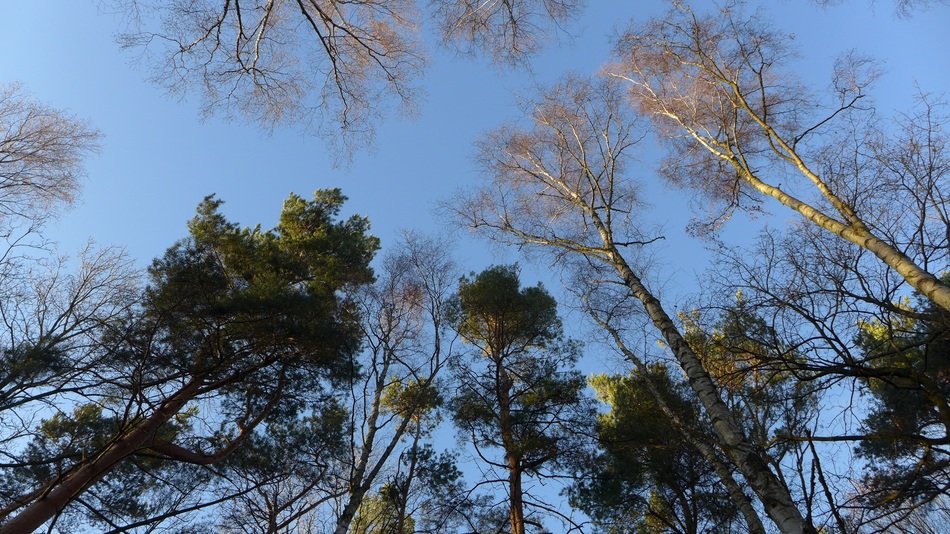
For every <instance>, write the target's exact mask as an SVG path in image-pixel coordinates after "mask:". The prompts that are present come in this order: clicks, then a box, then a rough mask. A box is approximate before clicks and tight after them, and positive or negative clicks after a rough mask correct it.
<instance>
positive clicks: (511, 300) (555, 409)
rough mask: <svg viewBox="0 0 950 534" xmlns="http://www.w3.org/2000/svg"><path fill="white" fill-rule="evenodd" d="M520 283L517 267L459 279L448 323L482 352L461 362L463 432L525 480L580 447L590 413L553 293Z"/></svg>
mask: <svg viewBox="0 0 950 534" xmlns="http://www.w3.org/2000/svg"><path fill="white" fill-rule="evenodd" d="M519 286H520V284H519V281H518V269H517V267H516V266H498V267H492V268H490V269H487V270H485V271H483V272H482V273H479V274H478V275H472V276H470V277H466V278H463V279H462V280H461V282H460V284H459V293H458V297H457V299H456V301H455V305H454V309H453V312H452V314H451V315H450V317H451V321H452V323H453V325H454V326H455V328H456V329H457V330H458V332H459V333H460V334H461V335H462V336H463V338H464V339H465V340H466V341H468V342H470V343H471V344H473V345H475V346H476V347H478V348H479V352H480V353H481V354H480V357H477V358H475V360H474V361H472V362H461V363H459V365H457V368H456V373H457V376H458V388H457V392H456V395H455V396H454V398H453V399H452V400H451V402H450V408H451V411H452V415H453V419H454V421H455V423H456V425H457V426H458V427H459V429H460V435H461V436H464V437H465V438H466V439H469V440H471V442H472V444H473V445H474V446H475V447H476V448H477V449H479V451H480V454H481V455H482V457H483V458H486V457H488V456H490V455H491V454H493V453H491V452H489V451H491V450H492V449H494V450H500V451H501V452H502V453H503V454H504V459H503V460H498V461H497V462H490V463H491V465H493V466H495V467H501V466H504V467H503V468H504V469H506V470H508V471H509V472H510V473H514V472H517V473H519V474H518V475H517V476H516V478H517V479H519V480H520V473H525V474H527V475H530V476H545V475H546V474H547V471H546V470H549V469H550V468H551V466H556V465H559V464H563V463H564V462H565V461H566V459H567V458H568V457H569V456H570V455H571V454H574V453H575V452H576V451H578V450H579V449H580V448H581V441H582V440H581V436H580V434H581V433H582V432H583V429H584V428H585V427H586V426H587V425H588V424H589V423H590V421H591V420H592V419H591V418H592V412H591V409H590V405H589V403H588V402H587V399H585V398H584V396H583V390H584V387H585V381H584V379H583V377H582V376H581V375H580V373H578V372H577V371H576V370H575V368H574V366H575V364H576V362H577V358H578V355H579V347H578V345H577V344H576V343H574V342H571V341H566V340H564V339H563V338H562V332H561V321H560V319H559V318H558V316H557V304H556V302H555V300H554V298H553V297H551V296H550V295H549V294H548V293H547V291H545V290H544V288H543V287H541V286H540V285H539V286H536V287H529V288H523V289H522V288H520V287H519ZM512 491H515V490H512ZM516 491H519V492H520V491H521V488H518V489H517V490H516Z"/></svg>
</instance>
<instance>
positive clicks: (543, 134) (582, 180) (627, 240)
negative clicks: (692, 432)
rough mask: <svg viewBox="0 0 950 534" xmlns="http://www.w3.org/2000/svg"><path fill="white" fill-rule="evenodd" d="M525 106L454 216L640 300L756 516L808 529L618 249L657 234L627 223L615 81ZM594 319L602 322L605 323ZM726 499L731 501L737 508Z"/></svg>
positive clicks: (624, 145) (573, 86)
mask: <svg viewBox="0 0 950 534" xmlns="http://www.w3.org/2000/svg"><path fill="white" fill-rule="evenodd" d="M528 109H529V110H530V111H529V113H530V114H531V118H532V119H533V127H531V128H526V129H518V128H513V127H510V128H502V129H500V130H498V131H497V132H495V133H494V134H493V135H491V136H489V137H488V138H487V139H486V140H485V141H484V142H483V143H482V152H483V161H484V166H485V169H486V171H487V172H488V173H489V176H490V177H491V180H492V183H491V185H490V186H489V187H487V188H485V189H483V190H482V191H480V192H478V193H477V194H474V195H472V196H470V197H469V198H468V199H467V200H465V201H463V202H462V203H461V205H460V207H459V208H458V210H457V213H458V214H459V216H460V217H462V218H463V220H464V221H465V222H466V224H467V225H469V226H470V227H472V228H476V229H481V230H484V231H486V232H490V235H492V236H494V237H497V238H499V239H501V240H503V241H506V242H510V243H514V244H517V245H519V246H525V245H528V246H534V247H538V248H540V249H541V250H547V251H549V252H550V253H551V254H552V256H553V257H554V259H555V261H558V262H560V263H561V264H562V265H565V266H568V267H570V266H571V265H572V262H574V263H573V265H579V266H580V268H581V269H590V271H588V272H591V273H596V276H591V277H590V278H594V279H598V280H604V278H602V277H607V276H611V275H612V277H611V278H606V279H605V282H604V284H605V285H610V284H618V285H620V287H622V288H623V291H619V292H618V295H619V296H620V297H621V298H622V299H628V298H631V297H632V298H633V299H636V301H638V302H639V303H640V305H641V306H642V308H641V309H642V311H643V312H644V313H645V314H646V316H647V317H648V318H649V320H650V322H652V324H653V326H654V327H655V328H656V329H657V331H658V332H659V333H660V335H661V336H662V339H663V341H664V342H665V344H666V346H668V347H669V348H670V350H671V351H672V353H673V355H674V356H675V357H676V359H677V361H678V362H679V364H680V366H681V367H682V368H683V371H684V372H685V374H686V377H687V380H688V381H689V384H690V386H691V388H692V389H693V391H694V393H695V394H696V396H697V397H698V399H699V400H700V403H701V405H702V406H703V409H704V411H705V413H706V415H707V416H708V417H709V418H710V420H711V422H712V425H713V428H714V429H715V433H716V436H717V441H718V445H719V446H720V447H721V448H722V449H723V451H724V452H725V453H726V454H727V456H728V457H729V459H730V461H731V462H732V463H733V464H734V465H735V466H736V468H738V470H739V471H740V472H741V473H742V475H743V476H744V477H745V479H746V481H747V482H748V483H749V485H750V486H751V487H752V489H753V490H754V491H755V493H756V494H757V495H758V497H759V499H760V500H761V502H762V504H763V506H764V508H765V511H766V513H767V514H768V515H769V516H770V517H771V518H772V520H773V521H774V522H775V523H776V525H777V526H778V527H779V528H780V529H781V530H782V531H783V532H802V531H811V530H812V527H811V526H810V525H808V524H806V522H805V521H804V518H803V516H802V514H801V512H800V511H799V510H798V508H797V507H796V505H795V503H794V501H793V499H792V497H791V494H790V493H789V490H788V488H787V486H786V485H785V484H784V483H783V482H782V480H781V479H780V478H779V477H778V476H777V475H776V474H775V473H774V472H772V471H771V470H770V469H769V466H768V461H767V459H766V455H765V453H764V451H763V450H762V449H761V447H759V446H758V445H757V444H756V443H754V442H753V441H751V440H749V439H748V437H747V436H746V435H745V434H744V432H743V430H742V428H741V427H740V425H739V424H738V422H737V421H736V419H735V417H734V415H733V413H732V412H731V410H730V409H729V407H728V406H727V405H726V404H725V403H724V402H723V401H722V398H721V396H720V390H719V388H718V386H717V385H716V384H715V382H714V381H713V379H712V377H711V376H710V374H709V372H708V370H707V369H705V368H704V367H703V362H702V359H701V358H700V356H699V355H698V354H696V352H695V351H694V350H693V349H692V348H691V347H690V345H689V344H688V343H687V341H686V339H685V338H684V337H683V333H682V332H681V331H680V329H679V328H678V327H677V325H676V323H675V322H674V321H673V319H672V318H671V317H670V315H669V314H668V313H667V312H666V311H665V310H664V308H663V305H662V303H661V302H660V300H659V299H658V298H657V297H656V295H655V294H654V293H653V292H652V291H651V290H650V289H649V288H648V287H647V285H646V284H645V283H644V281H643V280H644V276H645V274H646V273H645V272H644V271H643V270H642V269H641V268H640V267H639V266H638V265H637V264H636V263H634V262H633V261H631V260H628V257H627V255H626V254H625V252H627V251H630V250H634V251H635V250H636V249H637V248H639V247H642V246H645V245H646V244H648V243H650V242H652V241H655V240H656V239H658V237H656V236H653V237H650V236H648V235H645V232H642V231H641V230H640V229H639V228H638V227H637V226H635V225H634V223H633V221H634V217H633V216H634V214H635V213H636V210H637V208H638V205H637V194H636V187H635V185H634V184H632V183H631V182H630V181H628V180H625V179H624V176H623V173H624V171H625V164H626V159H625V158H627V154H628V152H629V151H630V149H631V148H632V147H633V146H634V145H635V144H636V142H637V141H638V140H639V137H637V134H636V133H635V131H634V129H633V128H634V125H635V124H636V123H635V121H634V120H633V118H632V117H631V116H630V115H629V114H628V113H626V112H625V111H624V107H623V105H622V101H621V95H620V94H619V91H618V88H617V87H616V86H614V85H611V84H610V83H609V82H606V81H605V82H602V83H591V82H587V81H584V80H577V79H569V80H567V81H565V82H562V83H560V84H558V85H556V86H555V87H553V88H552V89H551V90H550V91H548V92H547V93H546V94H544V95H543V96H542V97H541V98H539V99H538V101H536V102H533V103H531V105H530V106H529V107H528ZM608 273H610V274H608ZM616 306H625V304H617V305H616ZM608 308H610V306H608ZM598 322H599V323H600V324H602V325H605V326H608V327H609V326H610V324H609V321H604V320H603V319H601V320H599V321H598ZM614 333H616V330H614ZM612 337H614V338H615V339H616V340H617V341H620V338H619V336H613V335H612ZM624 353H625V354H628V353H629V354H630V355H631V356H633V354H632V352H629V351H626V350H625V351H624ZM634 359H635V357H634ZM736 498H737V499H738V502H737V503H736V504H737V505H738V506H745V505H744V504H743V503H742V502H741V498H740V497H739V496H738V495H736Z"/></svg>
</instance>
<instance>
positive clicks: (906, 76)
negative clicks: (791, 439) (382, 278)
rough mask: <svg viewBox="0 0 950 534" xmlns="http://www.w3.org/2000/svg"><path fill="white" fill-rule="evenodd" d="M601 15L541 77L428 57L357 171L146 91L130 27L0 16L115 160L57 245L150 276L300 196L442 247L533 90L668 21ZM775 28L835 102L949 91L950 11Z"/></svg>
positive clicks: (12, 65) (879, 6) (91, 171)
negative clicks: (122, 257)
mask: <svg viewBox="0 0 950 534" xmlns="http://www.w3.org/2000/svg"><path fill="white" fill-rule="evenodd" d="M422 3H423V4H425V3H426V2H422ZM588 4H589V5H588V6H587V8H586V10H585V11H584V14H583V16H582V17H581V18H580V19H579V20H576V21H574V22H573V23H572V24H569V25H568V26H566V29H567V30H569V31H570V32H571V34H572V37H569V36H566V35H562V36H561V37H560V39H559V43H555V44H554V45H552V46H550V47H549V48H548V49H547V50H545V51H544V52H543V53H542V54H540V55H539V56H538V57H537V59H536V61H535V62H534V72H533V73H528V72H525V71H523V70H520V69H519V70H511V69H507V70H506V69H499V68H496V67H492V66H490V65H488V64H487V63H486V62H485V61H482V60H477V59H471V58H464V57H456V56H455V55H454V54H453V53H452V52H448V51H444V50H439V49H438V48H436V47H435V46H432V47H430V58H431V62H430V65H429V68H428V70H427V73H426V76H425V78H424V79H423V80H422V82H421V86H422V87H423V88H424V92H425V94H424V95H421V98H420V101H419V113H418V114H417V115H416V116H415V117H412V118H407V117H402V116H399V115H398V114H395V113H393V114H390V115H389V117H388V118H387V119H386V120H385V121H384V122H382V123H380V124H379V125H378V135H377V139H376V142H375V144H374V146H372V147H365V148H362V149H358V150H357V151H356V152H355V153H354V155H353V161H352V163H351V164H348V165H345V166H334V164H333V158H332V157H331V155H330V154H329V153H328V151H327V150H326V149H325V147H324V146H323V143H322V141H321V140H320V139H319V138H316V137H309V136H307V135H306V134H305V133H304V132H303V131H302V130H301V129H299V128H296V127H282V128H278V129H276V130H275V131H273V132H267V131H264V130H262V129H261V128H260V127H259V126H258V125H256V124H250V123H247V122H243V121H241V120H236V121H227V120H224V119H222V118H218V117H211V118H207V119H202V118H201V117H200V113H199V110H198V108H199V103H198V101H197V98H193V96H194V95H192V98H186V99H184V100H178V99H176V98H174V97H170V96H168V95H167V94H165V93H164V92H163V90H161V89H160V88H157V87H156V86H155V85H153V84H151V83H150V82H149V81H148V79H147V78H148V69H147V68H146V66H145V65H144V64H141V63H136V61H135V55H134V53H129V52H128V51H122V50H120V49H119V47H118V46H117V45H116V44H115V42H114V35H115V34H116V33H117V32H118V31H119V30H120V26H119V20H118V19H117V18H116V17H115V16H113V15H110V14H104V13H100V11H99V10H98V6H99V2H98V1H96V0H29V1H6V2H2V4H0V51H2V52H0V83H8V82H13V81H19V82H22V84H23V87H24V89H25V90H26V91H27V92H28V93H30V94H32V95H33V96H34V97H35V98H36V99H38V100H39V101H41V102H44V103H46V104H48V105H51V106H54V107H57V108H61V109H66V110H69V111H70V112H72V113H74V114H75V115H77V116H79V117H82V118H85V119H87V120H88V121H89V123H90V124H91V125H92V126H94V127H95V128H98V129H99V130H100V131H101V132H102V133H103V134H104V139H103V143H102V150H101V152H100V153H99V154H98V155H95V156H93V157H91V158H90V159H89V160H88V162H87V165H86V169H87V174H88V177H87V179H86V181H85V184H84V187H83V193H82V196H81V198H80V199H79V202H78V203H77V205H76V206H75V207H73V208H71V209H70V210H69V211H67V212H66V213H65V214H64V215H63V216H62V217H61V218H60V219H59V220H58V221H55V222H54V223H53V224H52V225H51V226H50V228H49V234H50V236H51V237H53V238H54V239H56V240H58V241H59V243H60V250H61V251H62V252H70V251H74V250H77V249H79V248H80V247H81V246H82V245H83V244H84V243H85V242H86V241H87V240H88V239H90V238H92V239H94V240H95V241H96V242H97V243H99V244H101V245H119V246H123V247H125V248H126V249H127V250H128V252H129V253H130V254H131V255H132V256H133V257H134V258H135V259H136V261H137V262H138V264H139V265H142V266H145V265H147V264H148V262H149V261H150V260H151V258H153V257H155V256H157V255H160V254H161V253H162V252H163V251H164V250H165V248H167V247H168V246H169V245H171V244H172V243H173V242H174V241H175V240H176V239H179V238H181V237H183V236H184V234H185V222H186V221H187V220H188V219H189V218H190V217H191V216H192V214H193V210H194V208H195V206H196V205H197V203H198V202H199V201H200V200H201V199H202V198H203V197H204V196H205V195H208V194H211V193H215V194H217V195H218V196H219V197H220V198H222V199H224V200H225V201H226V202H227V204H226V205H225V209H224V212H225V213H226V214H228V216H229V217H231V218H232V219H233V220H236V221H238V222H240V223H242V224H250V225H253V224H256V223H262V224H263V225H264V226H271V225H273V224H274V223H275V222H276V217H277V214H278V212H279V209H280V203H281V201H282V200H283V199H284V198H285V197H286V196H287V195H288V193H290V192H296V193H298V194H301V195H304V196H309V194H310V193H311V192H312V191H313V190H314V189H317V188H326V187H341V188H342V189H343V191H344V193H345V194H346V195H347V196H349V197H350V201H349V203H348V205H347V208H346V209H347V212H348V213H359V214H362V215H365V216H368V217H369V218H370V220H371V221H372V225H373V231H374V233H375V234H376V235H378V236H380V237H381V238H382V240H383V245H384V250H385V247H386V246H387V245H390V244H392V243H393V242H394V240H395V239H396V236H398V234H399V231H400V230H402V229H417V230H421V231H423V232H431V233H436V232H439V231H441V230H442V229H443V228H444V227H445V226H446V224H445V221H443V220H441V219H440V218H439V216H438V215H437V214H436V213H435V210H434V206H435V204H436V203H437V202H440V201H444V200H446V199H448V198H450V197H451V195H452V193H453V192H454V191H455V190H456V189H458V188H459V187H463V186H466V185H469V184H473V183H477V181H478V180H479V176H478V169H477V168H476V167H475V165H474V164H473V159H472V156H473V153H474V149H473V143H474V141H475V140H476V139H478V137H479V136H480V135H481V134H482V133H484V132H486V131H487V130H489V129H491V128H493V127H494V126H497V125H499V124H500V123H502V122H504V121H506V120H513V119H517V118H518V111H517V106H516V102H517V98H518V97H519V95H525V96H530V95H531V94H532V93H533V91H534V88H535V86H536V84H538V83H542V84H543V83H547V82H551V81H554V80H556V79H558V78H559V77H560V76H561V75H563V74H564V73H566V72H574V73H579V74H591V73H595V72H596V71H597V70H598V69H599V68H600V67H601V66H603V65H604V64H605V63H607V62H609V60H610V50H611V39H612V36H613V35H615V34H616V32H617V31H619V30H620V29H622V28H623V26H624V25H626V24H627V23H628V22H629V21H630V20H641V21H642V20H645V19H646V18H648V17H650V16H653V15H658V14H661V13H663V12H664V11H665V9H666V7H667V5H668V3H667V2H664V1H660V0H652V1H650V0H639V1H632V0H588ZM762 12H763V14H764V15H765V16H766V17H768V18H771V19H772V20H773V21H774V24H775V26H776V27H777V28H779V29H781V30H782V31H787V32H789V33H792V34H794V35H795V41H796V43H797V45H798V46H799V53H800V57H799V59H798V61H797V63H796V68H797V69H798V70H797V72H798V74H800V75H801V76H802V77H804V78H805V79H806V80H807V81H808V83H809V85H811V87H812V88H813V89H814V90H815V91H816V92H819V91H821V90H823V89H825V88H826V87H827V85H828V81H829V79H830V71H831V65H832V63H833V61H834V59H835V57H837V56H838V55H839V54H841V53H843V52H845V51H847V50H849V49H855V50H857V51H858V52H860V53H863V54H866V55H869V56H873V57H876V58H878V59H879V60H880V61H882V64H883V68H884V73H885V75H884V77H883V78H882V79H881V80H880V81H879V83H878V84H877V86H876V88H875V89H874V90H873V94H874V96H875V100H876V101H877V103H878V104H879V105H880V108H881V111H882V112H883V113H885V114H890V113H894V112H896V111H900V110H908V109H909V107H910V104H911V102H912V98H913V96H914V94H915V93H916V92H917V88H916V87H917V85H919V87H920V89H921V90H923V91H925V92H930V93H935V94H942V93H944V92H946V90H947V88H948V87H950V83H948V82H950V55H948V54H947V51H948V50H950V31H948V28H950V6H936V7H932V8H930V9H928V10H923V11H919V12H917V13H914V14H913V16H911V17H909V18H898V17H896V16H895V15H894V13H893V4H892V3H891V2H889V1H887V0H877V2H870V1H865V0H842V1H841V2H839V3H838V5H835V6H832V7H830V8H819V7H816V6H815V5H814V4H813V3H811V2H806V1H803V0H795V1H792V0H784V1H775V2H768V3H765V5H764V6H763V7H762ZM428 34H429V35H431V32H428ZM427 40H428V41H429V42H430V44H433V45H434V43H433V42H432V39H431V38H427ZM642 161H643V164H644V166H643V168H641V169H639V170H638V171H637V173H638V175H639V176H641V177H643V178H644V179H645V180H647V181H648V182H651V183H652V182H653V179H652V173H653V169H652V165H653V163H654V160H653V158H652V156H651V154H643V157H642ZM649 191H650V194H651V196H652V198H651V201H652V203H653V210H652V212H651V213H650V214H649V217H650V222H651V224H656V225H663V226H664V227H665V231H664V233H665V234H666V235H667V237H668V239H667V240H666V241H665V242H663V243H662V244H660V245H658V246H657V251H658V252H657V254H658V263H659V264H660V265H663V266H664V268H663V269H662V272H660V273H659V274H657V276H656V280H657V281H658V282H660V283H662V284H663V286H664V288H665V289H666V291H667V292H668V293H669V294H670V295H672V296H674V297H676V298H680V297H686V296H688V295H690V294H692V293H694V292H695V291H697V290H698V283H697V278H698V277H700V276H701V275H702V271H703V269H704V268H705V266H706V261H707V259H708V257H709V255H708V254H707V253H706V252H704V247H705V246H707V243H703V242H700V241H698V240H696V239H693V238H690V237H687V236H686V235H685V234H684V233H683V232H682V229H683V226H684V224H685V223H686V221H687V220H688V219H689V216H690V214H689V208H690V203H689V201H688V200H687V199H685V198H684V197H683V196H681V195H679V194H678V193H677V192H675V191H670V190H669V189H668V188H667V187H666V186H663V185H660V184H657V185H656V186H655V187H654V186H651V187H650V188H649ZM773 212H774V213H775V214H776V217H774V218H771V219H770V220H769V224H773V225H774V224H779V225H780V224H783V223H784V221H787V220H789V218H790V217H791V215H789V214H787V213H786V212H785V211H783V210H781V209H775V210H773ZM764 222H765V221H758V222H756V223H754V224H749V223H748V221H746V220H744V219H742V218H740V220H737V221H733V223H732V224H731V225H730V226H729V227H728V228H727V232H726V233H725V238H726V240H727V241H729V242H730V243H733V244H738V243H740V242H743V241H748V240H749V239H751V238H752V237H753V236H754V234H755V232H756V230H757V228H758V227H759V225H760V224H762V223H764ZM457 258H458V260H459V263H460V264H461V266H462V268H463V269H464V270H466V271H470V270H471V271H478V270H481V269H483V268H485V267H487V266H488V265H490V264H493V263H500V262H509V261H514V260H517V259H518V257H517V255H515V254H513V253H507V254H505V253H502V252H499V251H498V250H496V249H493V248H492V247H490V246H489V245H487V244H486V243H484V242H482V241H478V240H475V239H469V238H467V237H464V236H462V237H460V239H459V250H458V251H457ZM539 278H540V279H544V280H545V283H546V285H547V286H548V287H549V288H551V289H552V290H553V292H554V293H555V294H558V293H559V291H558V289H559V288H558V285H559V282H558V280H557V278H556V277H553V276H550V275H548V274H546V273H545V269H544V267H543V266H541V267H533V266H526V268H525V271H524V274H523V279H524V281H525V282H526V283H534V281H535V280H537V279H539ZM593 361H594V362H596V361H598V360H597V359H596V355H595V359H594V360H593ZM596 365H597V364H596V363H594V364H593V365H592V368H596Z"/></svg>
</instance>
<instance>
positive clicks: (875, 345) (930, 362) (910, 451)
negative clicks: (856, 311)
mask: <svg viewBox="0 0 950 534" xmlns="http://www.w3.org/2000/svg"><path fill="white" fill-rule="evenodd" d="M905 305H909V301H908V302H905ZM918 309H919V310H920V313H921V317H920V318H917V319H914V318H908V317H903V316H900V315H897V314H892V315H891V316H890V317H888V318H887V319H886V320H885V321H873V322H872V321H868V322H863V323H861V324H860V325H859V328H860V333H859V336H858V340H857V344H858V346H859V347H861V348H862V349H863V351H864V353H865V358H866V361H867V365H868V366H870V367H872V368H873V369H876V370H880V371H884V372H883V373H880V374H877V375H876V376H868V377H867V378H865V380H864V383H865V387H866V388H867V391H868V392H869V393H870V395H871V397H872V398H873V400H874V403H873V405H872V407H871V409H870V410H869V413H868V414H867V416H866V417H865V418H864V429H863V430H864V432H865V436H864V439H863V441H862V442H861V443H860V445H859V446H858V453H859V455H861V456H863V457H865V458H867V459H868V460H869V467H870V469H869V473H868V475H867V479H866V481H865V485H866V489H865V492H864V494H863V495H862V497H863V498H864V499H866V500H867V501H868V503H869V505H870V506H873V507H876V508H878V509H883V510H887V511H895V510H901V508H903V507H906V506H907V505H908V504H909V505H911V506H912V507H916V506H919V504H920V503H929V502H932V501H934V500H936V499H938V498H940V497H941V496H944V497H945V496H946V489H945V484H946V480H947V479H948V478H950V471H948V468H950V457H948V455H947V452H946V450H945V446H946V444H947V443H948V442H950V435H948V428H950V421H948V420H947V412H946V403H947V399H948V398H950V314H948V312H947V311H946V310H943V309H942V308H939V307H937V306H935V305H934V304H933V303H931V302H929V301H927V300H923V302H920V303H919V307H918Z"/></svg>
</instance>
